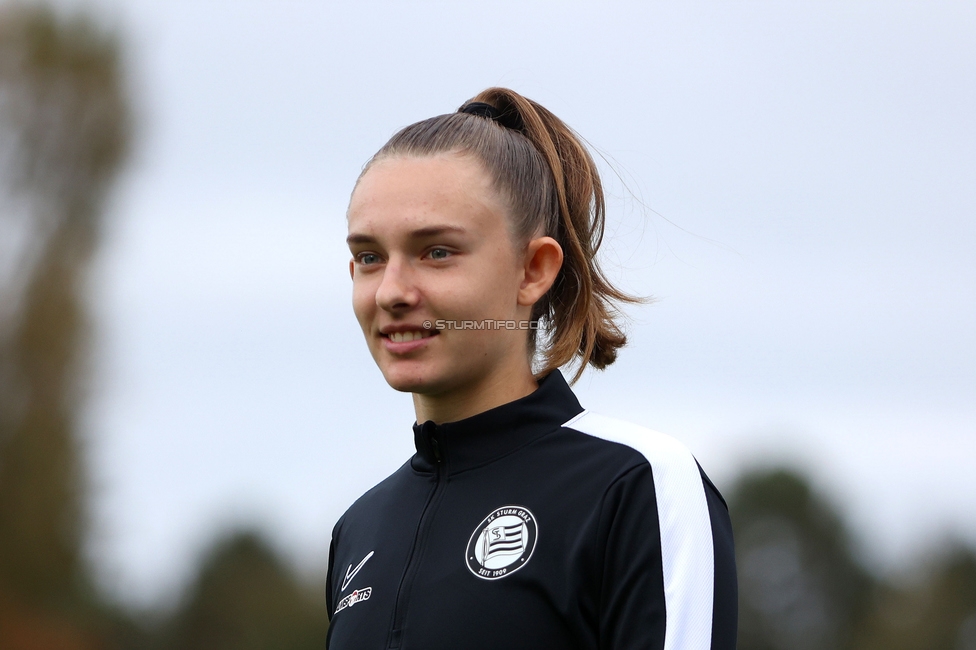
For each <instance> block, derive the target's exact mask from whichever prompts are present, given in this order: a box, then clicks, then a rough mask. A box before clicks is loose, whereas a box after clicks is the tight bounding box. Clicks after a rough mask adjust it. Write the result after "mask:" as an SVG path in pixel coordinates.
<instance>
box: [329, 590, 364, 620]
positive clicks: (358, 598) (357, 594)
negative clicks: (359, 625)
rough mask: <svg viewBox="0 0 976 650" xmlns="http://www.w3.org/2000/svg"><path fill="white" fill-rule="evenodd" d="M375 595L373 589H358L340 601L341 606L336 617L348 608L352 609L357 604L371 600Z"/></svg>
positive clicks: (337, 609) (337, 608)
mask: <svg viewBox="0 0 976 650" xmlns="http://www.w3.org/2000/svg"><path fill="white" fill-rule="evenodd" d="M372 594H373V588H372V587H363V588H362V589H357V590H355V591H354V592H352V593H351V594H349V595H348V596H346V597H345V598H343V599H342V600H340V601H339V606H338V607H336V611H335V614H333V616H335V615H336V614H338V613H339V612H341V611H342V610H344V609H345V608H347V607H352V606H353V605H355V604H356V603H361V602H363V601H364V600H369V597H370V596H371V595H372Z"/></svg>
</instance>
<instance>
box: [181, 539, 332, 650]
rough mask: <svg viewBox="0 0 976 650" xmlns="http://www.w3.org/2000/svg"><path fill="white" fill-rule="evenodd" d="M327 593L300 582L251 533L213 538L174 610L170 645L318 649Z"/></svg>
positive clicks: (220, 649)
mask: <svg viewBox="0 0 976 650" xmlns="http://www.w3.org/2000/svg"><path fill="white" fill-rule="evenodd" d="M327 630H328V617H327V615H326V611H325V596H324V592H323V594H320V595H318V596H316V595H315V594H314V593H311V592H310V590H308V589H307V588H306V587H305V586H303V585H301V584H300V583H299V582H298V581H297V580H296V579H295V577H294V575H293V574H292V572H291V571H290V570H289V569H288V568H287V567H286V566H285V564H284V563H283V562H282V561H281V560H280V559H279V558H278V557H277V555H276V554H275V553H274V551H273V550H272V549H271V548H270V547H269V546H268V544H267V543H266V542H265V541H264V540H263V539H262V538H261V537H260V536H259V535H258V534H257V533H253V532H241V533H237V534H235V535H232V536H230V537H228V538H226V539H224V540H223V541H221V542H219V543H217V544H216V545H215V546H214V548H213V549H212V550H211V552H210V553H209V555H208V557H207V559H206V560H205V561H204V562H203V565H202V567H201V569H200V573H199V575H198V577H197V579H196V583H195V585H193V587H192V589H191V590H190V591H189V593H188V597H187V598H186V600H185V602H184V604H183V606H182V608H181V609H180V611H179V612H177V614H176V617H175V619H174V621H173V624H172V631H171V633H170V634H169V635H167V636H168V639H167V643H166V644H165V645H166V647H167V648H172V649H173V650H198V649H199V650H204V649H206V650H305V649H308V650H312V649H313V648H314V649H316V650H321V648H324V647H325V637H326V632H327Z"/></svg>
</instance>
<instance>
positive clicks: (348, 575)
mask: <svg viewBox="0 0 976 650" xmlns="http://www.w3.org/2000/svg"><path fill="white" fill-rule="evenodd" d="M371 557H373V551H370V552H369V553H367V554H366V557H364V558H363V561H362V562H360V563H359V564H357V565H356V568H355V569H354V568H352V565H351V564H350V565H349V568H348V569H346V579H345V580H343V581H342V587H340V588H339V591H340V592H342V591H345V590H346V587H348V586H349V583H350V582H351V581H352V579H353V578H355V577H356V574H357V573H359V570H360V569H362V568H363V565H364V564H366V561H367V560H369V558H371ZM366 598H369V596H367V597H366ZM363 600H365V598H364V599H363ZM340 609H341V608H340ZM336 611H339V610H338V609H337V610H336Z"/></svg>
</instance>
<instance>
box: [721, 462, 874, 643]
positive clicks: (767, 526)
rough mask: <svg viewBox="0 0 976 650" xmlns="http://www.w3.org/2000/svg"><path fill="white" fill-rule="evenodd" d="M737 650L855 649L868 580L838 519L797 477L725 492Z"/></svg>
mask: <svg viewBox="0 0 976 650" xmlns="http://www.w3.org/2000/svg"><path fill="white" fill-rule="evenodd" d="M729 507H730V511H731V514H732V523H733V527H734V533H735V545H736V563H737V568H738V572H739V650H814V649H816V650H844V649H847V648H853V647H855V646H854V635H855V631H856V630H857V629H858V626H859V625H860V624H861V621H862V620H863V618H864V613H865V603H866V601H867V598H868V596H869V594H870V593H871V588H872V580H871V578H870V577H869V576H868V574H867V573H866V572H865V571H864V570H863V569H862V568H861V567H860V566H859V565H858V564H857V562H855V560H854V559H853V555H852V551H851V543H850V540H849V537H848V534H847V531H846V530H845V528H844V525H843V523H842V522H841V520H840V518H839V516H838V515H837V514H836V513H835V512H834V511H833V510H832V509H831V508H830V506H829V505H828V504H827V503H825V502H824V501H823V500H822V499H819V498H817V497H816V496H815V495H814V494H813V492H812V491H811V489H810V486H809V485H808V484H807V483H806V481H805V480H804V479H802V478H801V477H800V476H798V475H796V474H794V473H792V472H789V471H786V470H772V471H766V472H758V473H752V474H747V475H745V476H744V477H742V478H741V479H740V480H739V482H738V483H737V485H736V486H735V487H734V488H733V489H732V491H731V492H730V498H729Z"/></svg>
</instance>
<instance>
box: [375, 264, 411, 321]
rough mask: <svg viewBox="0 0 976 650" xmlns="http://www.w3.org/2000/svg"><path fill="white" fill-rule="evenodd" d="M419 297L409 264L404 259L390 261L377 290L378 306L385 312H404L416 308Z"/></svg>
mask: <svg viewBox="0 0 976 650" xmlns="http://www.w3.org/2000/svg"><path fill="white" fill-rule="evenodd" d="M419 295H420V294H419V292H418V291H417V287H416V285H415V283H414V277H413V272H412V270H411V268H410V265H409V263H407V261H405V260H403V259H402V258H391V259H390V260H388V261H387V263H386V268H385V269H383V279H382V280H381V281H380V285H379V287H377V289H376V305H377V306H378V307H379V308H380V309H383V310H385V311H402V310H405V309H410V308H411V307H414V306H415V305H416V304H417V303H418V301H419V300H418V299H419Z"/></svg>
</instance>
